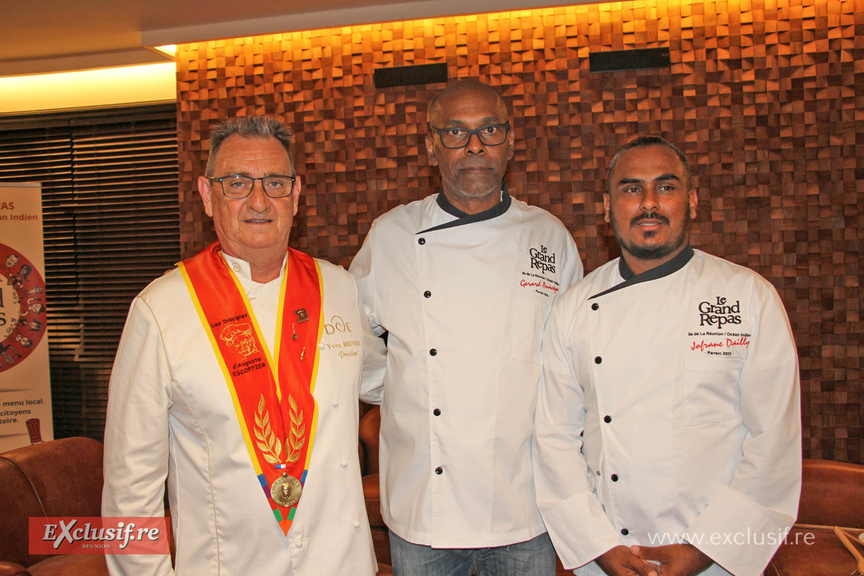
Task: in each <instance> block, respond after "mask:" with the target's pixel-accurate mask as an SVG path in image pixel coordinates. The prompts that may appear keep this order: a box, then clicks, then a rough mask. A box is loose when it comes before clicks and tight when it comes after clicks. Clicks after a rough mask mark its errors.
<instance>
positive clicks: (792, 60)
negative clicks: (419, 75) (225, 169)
mask: <svg viewBox="0 0 864 576" xmlns="http://www.w3.org/2000/svg"><path fill="white" fill-rule="evenodd" d="M667 46H668V47H669V48H670V51H671V60H672V65H671V67H669V68H665V69H654V70H630V71H619V72H611V73H592V72H590V71H589V67H588V55H589V53H591V52H592V51H601V50H623V49H628V48H651V47H667ZM437 62H446V63H447V65H448V70H449V76H450V78H453V79H455V78H465V77H474V78H479V79H481V80H483V81H485V82H487V83H489V84H492V85H494V86H496V87H497V88H498V89H499V90H500V91H501V92H502V93H503V94H504V96H505V98H506V100H507V102H508V104H509V105H510V106H511V108H512V110H513V112H514V122H513V124H514V126H515V133H516V141H517V145H516V156H515V158H514V160H513V162H512V163H511V165H510V169H509V172H508V182H509V183H510V188H511V191H512V192H513V194H514V196H517V197H519V198H521V199H524V200H526V201H528V202H529V203H532V204H537V205H539V206H542V207H544V208H546V209H548V210H549V211H550V212H552V213H553V214H555V215H556V216H558V217H559V218H561V220H562V221H563V222H564V223H565V224H566V225H567V227H568V228H569V229H570V230H571V231H572V232H573V235H574V237H575V238H576V241H577V243H578V245H579V250H580V252H581V253H582V255H583V259H584V261H585V264H586V269H587V270H591V269H593V268H596V267H597V266H598V265H600V264H602V263H604V262H606V261H607V260H608V259H609V258H610V257H614V256H617V254H618V250H617V247H616V246H615V242H614V240H613V239H612V238H611V235H610V233H609V231H608V229H607V227H606V225H605V224H604V223H603V221H602V203H601V193H602V190H603V186H604V180H605V171H606V167H607V164H608V162H609V160H610V158H611V156H612V154H613V153H614V152H615V150H616V149H617V148H618V147H619V146H621V145H622V144H624V143H625V142H627V141H628V140H630V139H631V138H632V137H634V136H635V135H637V134H641V133H654V134H659V135H662V136H664V137H666V138H668V139H669V140H671V141H673V142H675V143H677V144H678V145H679V146H680V147H681V148H682V149H683V150H684V152H685V153H686V154H687V155H688V156H689V158H690V160H691V162H692V164H693V166H694V173H695V182H696V184H697V186H698V187H699V195H700V210H699V217H698V221H697V223H696V224H695V226H694V233H693V244H694V245H695V246H697V247H699V248H702V249H705V250H706V251H708V252H711V253H714V254H717V255H719V256H722V257H725V258H728V259H729V260H732V261H734V262H737V263H740V264H743V265H746V266H749V267H751V268H753V269H755V270H757V271H758V272H760V273H761V274H762V275H764V276H765V277H767V278H768V279H769V280H770V281H771V282H772V283H773V284H774V285H775V286H776V287H777V288H778V290H779V291H780V294H781V296H782V298H783V300H784V302H785V304H786V306H787V309H788V312H789V316H790V319H791V322H792V325H793V330H794V332H795V335H796V339H797V342H798V347H799V352H800V357H801V375H802V397H803V412H804V416H803V420H804V436H805V438H804V453H805V455H806V456H809V457H812V458H828V459H837V460H847V461H853V462H864V442H862V436H864V425H862V408H864V395H862V357H864V341H862V333H864V320H862V317H861V313H862V297H861V286H860V284H861V275H862V272H864V266H862V250H864V215H862V208H861V203H862V202H861V201H862V198H864V152H861V151H859V150H858V148H857V146H859V145H864V64H862V63H864V0H839V1H838V0H714V1H710V0H695V1H688V0H680V1H679V0H645V1H634V2H614V3H606V4H598V5H580V6H576V7H566V8H555V9H545V10H531V11H518V12H506V13H498V14H483V15H477V16H471V17H459V18H436V19H431V20H418V21H405V22H393V23H383V24H376V25H367V26H356V27H346V28H336V29H330V30H316V31H309V32H302V33H289V34H282V35H274V36H261V37H254V38H239V39H233V40H224V41H214V42H206V43H200V44H191V45H184V46H180V47H179V52H178V71H177V72H178V78H177V81H178V97H179V102H180V112H179V153H180V173H181V189H180V200H181V213H183V214H184V216H183V219H182V223H181V226H182V228H181V240H182V248H183V253H184V254H185V255H191V254H192V253H194V252H195V251H197V250H199V249H200V248H202V247H203V246H204V245H205V244H206V243H207V242H209V241H210V240H211V239H212V238H213V235H212V232H211V227H210V224H209V222H208V221H207V219H206V216H205V215H204V213H203V211H202V210H201V208H200V206H199V204H200V202H199V200H198V197H197V192H196V185H195V180H196V177H197V176H198V175H199V174H202V173H203V167H204V162H205V159H206V146H207V138H208V134H209V130H210V128H211V127H212V126H213V125H214V124H215V123H216V122H218V120H219V119H221V118H223V117H226V116H232V115H246V114H261V113H264V114H271V115H275V116H278V117H280V118H281V119H283V120H284V121H285V122H287V123H288V124H289V125H290V126H292V127H293V129H294V130H295V131H296V134H297V136H296V150H295V152H296V156H297V170H298V173H299V174H300V176H301V178H302V180H303V183H304V192H303V198H302V200H301V209H300V215H299V217H298V219H297V221H296V226H295V230H294V231H293V234H292V236H293V240H292V245H293V246H295V247H297V248H299V249H301V250H304V251H306V252H309V253H311V254H312V255H315V256H318V257H322V258H326V259H329V260H331V261H334V262H337V263H339V264H342V265H346V266H347V264H348V263H349V262H350V259H351V257H352V256H353V255H354V253H355V252H356V251H357V249H358V248H359V246H360V244H361V243H362V241H363V238H364V237H365V234H366V232H367V231H368V230H369V225H370V223H371V222H372V220H373V219H374V217H375V216H377V215H379V214H381V213H383V212H385V211H386V210H388V209H390V208H392V207H394V206H396V205H398V204H401V203H404V202H409V201H412V200H415V199H418V198H421V197H423V196H426V195H427V194H429V193H431V192H433V191H435V190H436V189H437V188H438V187H439V186H440V182H439V180H438V177H437V174H436V172H435V170H433V169H432V168H430V167H429V166H428V164H427V159H426V152H425V145H424V142H423V137H424V135H425V133H426V129H427V126H426V109H427V103H428V102H429V100H430V99H431V98H432V96H433V95H434V94H435V93H436V92H438V91H439V90H440V89H441V88H442V87H443V85H442V84H437V85H425V86H414V87H400V88H386V89H381V90H376V89H375V88H374V86H373V81H372V76H373V71H374V70H375V69H376V68H379V67H384V66H402V65H409V64H427V63H437ZM862 149H864V148H862Z"/></svg>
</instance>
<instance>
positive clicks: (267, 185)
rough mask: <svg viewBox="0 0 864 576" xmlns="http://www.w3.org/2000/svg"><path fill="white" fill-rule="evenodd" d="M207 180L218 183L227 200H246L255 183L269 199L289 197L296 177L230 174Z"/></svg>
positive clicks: (210, 177) (209, 177)
mask: <svg viewBox="0 0 864 576" xmlns="http://www.w3.org/2000/svg"><path fill="white" fill-rule="evenodd" d="M207 179H208V180H210V181H211V182H212V181H216V182H219V185H220V186H221V187H222V193H223V194H224V195H225V196H227V197H228V198H246V197H247V196H249V194H251V193H252V188H254V187H255V181H256V180H260V181H261V187H262V188H264V193H265V194H267V196H269V197H271V198H287V197H289V196H291V192H292V191H293V190H294V180H296V179H297V178H296V176H285V175H283V174H274V175H272V176H264V177H263V178H253V177H251V176H244V175H242V174H230V175H228V176H221V177H219V178H214V177H212V176H208V177H207Z"/></svg>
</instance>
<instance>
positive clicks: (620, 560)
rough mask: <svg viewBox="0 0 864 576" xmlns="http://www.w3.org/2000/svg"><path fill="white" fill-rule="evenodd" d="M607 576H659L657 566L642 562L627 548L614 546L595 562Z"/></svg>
mask: <svg viewBox="0 0 864 576" xmlns="http://www.w3.org/2000/svg"><path fill="white" fill-rule="evenodd" d="M595 562H597V565H598V566H600V568H602V569H603V571H604V572H606V574H608V575H609V576H659V574H660V572H659V570H657V566H656V565H654V564H651V563H649V562H646V561H645V560H642V559H641V558H639V557H638V556H636V555H635V554H633V552H631V551H630V549H629V548H627V546H616V547H614V548H612V549H611V550H609V551H607V552H605V553H604V554H602V555H601V556H599V557H597V559H596V560H595Z"/></svg>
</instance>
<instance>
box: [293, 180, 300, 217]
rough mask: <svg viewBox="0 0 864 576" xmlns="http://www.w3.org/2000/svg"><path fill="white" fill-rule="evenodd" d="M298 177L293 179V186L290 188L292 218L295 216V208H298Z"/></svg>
mask: <svg viewBox="0 0 864 576" xmlns="http://www.w3.org/2000/svg"><path fill="white" fill-rule="evenodd" d="M301 187H302V186H301V185H300V176H296V177H295V178H294V184H293V185H292V186H291V200H292V201H293V202H294V210H293V212H292V213H293V214H294V216H296V215H297V208H299V207H300V188H301Z"/></svg>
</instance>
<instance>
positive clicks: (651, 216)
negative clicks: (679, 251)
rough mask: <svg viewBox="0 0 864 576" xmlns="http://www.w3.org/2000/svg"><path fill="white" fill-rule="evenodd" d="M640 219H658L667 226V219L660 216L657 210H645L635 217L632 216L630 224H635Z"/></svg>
mask: <svg viewBox="0 0 864 576" xmlns="http://www.w3.org/2000/svg"><path fill="white" fill-rule="evenodd" d="M642 220H659V221H660V222H663V223H664V224H666V225H667V226H668V225H669V219H668V218H666V217H665V216H661V215H660V214H658V213H657V212H646V213H644V214H640V215H639V216H636V217H635V218H633V220H631V221H630V225H631V226H635V225H636V224H638V223H639V222H641V221H642Z"/></svg>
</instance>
